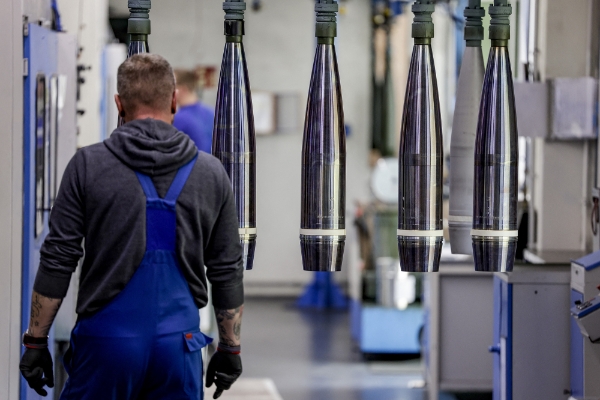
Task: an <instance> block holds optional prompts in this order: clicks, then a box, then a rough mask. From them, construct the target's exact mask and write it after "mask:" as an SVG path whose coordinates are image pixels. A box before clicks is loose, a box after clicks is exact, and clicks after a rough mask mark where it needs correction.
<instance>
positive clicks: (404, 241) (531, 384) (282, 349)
mask: <svg viewBox="0 0 600 400" xmlns="http://www.w3.org/2000/svg"><path fill="white" fill-rule="evenodd" d="M0 4H2V10H3V11H2V12H1V13H0V37H1V38H2V39H1V40H0V121H1V124H0V187H2V188H3V189H2V190H0V227H1V228H0V254H2V258H3V260H4V261H3V262H2V265H1V266H0V302H1V305H0V321H1V322H0V400H5V399H6V400H17V399H18V400H38V399H42V398H47V399H57V400H58V399H60V398H61V397H60V396H61V390H62V389H63V387H65V383H66V382H67V378H68V374H67V372H66V370H65V367H64V365H63V363H62V362H61V360H62V359H63V357H64V355H65V353H67V349H68V348H69V346H70V340H71V332H72V331H73V329H74V327H75V325H76V324H77V323H78V321H79V320H78V316H77V312H76V305H77V299H78V286H79V274H80V270H81V268H77V270H76V271H75V273H74V274H73V275H72V278H71V281H70V285H69V290H68V293H67V295H66V297H65V298H64V299H63V302H62V306H61V307H60V310H59V312H58V315H57V316H56V319H55V321H54V324H53V325H52V328H51V330H50V332H49V336H48V350H49V351H50V353H51V354H52V357H53V360H54V367H53V368H54V378H55V385H54V388H49V387H47V388H46V390H47V391H48V396H47V397H42V396H40V395H39V394H38V393H36V391H34V390H33V389H32V388H30V387H29V386H28V384H27V381H26V380H25V378H23V376H22V375H21V373H20V370H19V363H20V360H21V357H22V355H23V353H24V351H26V348H25V347H24V345H23V344H22V340H23V343H25V336H24V332H26V330H27V329H28V324H29V322H30V308H31V306H32V304H31V302H32V300H31V298H32V293H33V292H34V281H35V278H36V273H37V271H38V267H39V264H40V258H41V255H40V250H41V248H42V244H43V243H44V239H45V237H46V236H47V235H48V233H49V231H50V230H51V226H50V224H49V219H50V215H51V213H52V207H53V204H54V201H55V200H56V198H57V195H58V193H59V188H61V179H62V177H63V172H64V171H65V169H66V168H67V165H68V164H69V161H70V160H71V158H72V157H73V156H74V155H75V154H76V152H78V150H79V149H82V148H85V147H86V146H90V145H94V144H98V143H101V142H103V141H105V140H107V139H109V138H110V137H111V134H112V133H113V131H114V130H115V129H117V126H120V125H121V124H122V123H123V122H124V121H121V118H122V116H123V115H122V114H120V113H119V110H118V109H117V107H116V106H115V101H114V96H115V94H117V93H118V91H117V72H118V68H119V66H120V65H121V64H122V63H123V62H124V61H125V60H126V59H128V58H130V57H132V56H133V55H135V54H138V53H151V54H157V55H160V56H162V57H164V58H165V59H166V60H167V61H168V62H169V63H170V65H171V66H172V67H173V69H174V70H175V76H176V79H179V75H178V72H177V71H187V73H188V75H189V74H191V76H193V77H194V79H195V81H194V82H193V89H192V90H191V95H192V96H193V97H194V98H196V97H197V99H198V101H199V102H200V103H201V104H202V107H204V108H203V109H205V110H208V111H206V112H207V113H209V114H210V121H209V122H206V119H204V123H207V124H208V125H207V126H208V128H207V129H208V132H209V133H210V132H212V133H211V135H212V142H211V143H208V145H207V146H208V147H207V149H206V152H212V154H213V156H214V157H217V159H219V161H220V162H221V163H222V164H223V167H224V168H225V171H226V172H227V173H228V174H229V176H230V178H231V185H232V186H231V189H232V191H233V192H232V193H233V196H234V198H235V202H236V207H237V210H238V218H239V220H238V222H239V236H240V243H241V245H242V246H241V248H242V249H243V257H242V258H243V267H244V268H245V271H244V277H243V287H244V316H243V327H242V330H241V343H243V349H242V351H241V360H242V362H243V373H242V374H241V376H240V377H239V379H238V380H237V381H236V382H235V383H234V384H233V385H232V386H231V389H229V390H226V391H225V392H224V393H223V394H222V396H221V397H220V398H221V399H223V400H282V399H283V400H487V399H490V400H491V399H493V400H600V141H599V140H598V133H599V123H598V116H599V115H600V103H599V92H600V90H599V89H600V85H599V78H600V1H597V0H596V1H595V0H416V1H415V0H245V1H244V0H227V1H225V2H223V1H222V0H219V1H217V0H169V1H166V0H154V1H150V0H0ZM177 85H179V81H178V83H177ZM177 87H179V86H177ZM183 107H184V106H183V105H181V104H180V108H179V110H177V113H180V112H181V111H182V108H183ZM175 121H177V114H175ZM213 121H214V123H213ZM176 127H177V129H178V130H181V131H183V132H184V133H187V132H185V130H184V129H182V128H179V127H178V126H177V124H176ZM198 147H200V145H198ZM200 150H201V151H205V150H203V149H200ZM219 167H220V165H219ZM234 178H235V179H234ZM228 183H229V181H228ZM61 190H62V189H61ZM236 238H237V236H236ZM236 241H237V239H236ZM236 246H237V245H236ZM84 257H85V256H84ZM200 265H201V266H202V265H203V264H200ZM241 268H242V266H241V264H240V269H241ZM31 309H32V308H31ZM194 312H195V311H194ZM214 314H215V313H214V312H213V307H212V304H211V303H210V302H209V304H208V305H207V306H206V307H204V308H202V309H201V310H200V321H201V322H200V329H201V331H202V332H203V333H204V334H206V335H208V336H210V337H213V338H215V342H213V344H212V345H209V346H207V348H206V349H204V350H202V357H203V359H204V368H205V369H206V365H207V363H208V360H209V359H210V357H211V355H212V354H213V353H214V352H217V351H220V350H218V349H217V347H216V342H217V340H216V338H217V337H218V335H219V333H220V331H219V329H220V327H218V326H217V325H218V323H217V320H216V318H215V315H214ZM29 348H30V347H27V349H29ZM215 390H216V389H215V387H214V386H212V387H210V388H206V389H205V393H204V398H206V399H209V398H210V399H212V398H213V394H214V393H215ZM86 398H88V397H86ZM89 398H90V399H96V398H97V397H93V396H92V397H89ZM114 398H115V399H116V398H117V397H114ZM141 398H142V397H140V399H141ZM190 398H191V397H190Z"/></svg>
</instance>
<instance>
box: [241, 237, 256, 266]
mask: <svg viewBox="0 0 600 400" xmlns="http://www.w3.org/2000/svg"><path fill="white" fill-rule="evenodd" d="M240 243H241V244H242V250H243V259H244V269H245V270H247V271H249V270H251V269H252V268H253V267H254V251H255V250H256V238H255V237H254V238H252V239H243V240H241V241H240Z"/></svg>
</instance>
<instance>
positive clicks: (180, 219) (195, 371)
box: [20, 54, 244, 400]
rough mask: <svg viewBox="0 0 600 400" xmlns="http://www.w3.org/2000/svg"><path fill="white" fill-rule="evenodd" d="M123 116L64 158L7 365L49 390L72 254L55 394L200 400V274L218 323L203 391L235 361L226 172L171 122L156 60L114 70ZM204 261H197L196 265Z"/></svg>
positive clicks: (145, 58)
mask: <svg viewBox="0 0 600 400" xmlns="http://www.w3.org/2000/svg"><path fill="white" fill-rule="evenodd" d="M117 86H118V92H119V94H118V95H117V96H116V97H115V100H116V103H117V107H118V109H119V112H120V114H121V117H123V118H124V120H125V122H126V124H124V125H123V126H121V127H120V128H117V130H115V131H114V132H113V134H112V135H111V137H110V138H109V139H108V140H106V141H105V142H104V143H100V144H96V145H93V146H89V147H85V148H83V149H81V150H79V151H78V152H77V154H76V155H75V156H74V157H73V159H72V160H71V162H70V163H69V166H68V167H67V169H66V171H65V174H64V177H63V180H62V183H61V187H60V191H59V194H58V197H57V199H56V202H55V205H54V207H53V209H52V213H51V216H50V233H49V234H48V237H47V238H46V240H45V242H44V245H43V247H42V250H41V260H40V267H39V271H38V274H37V276H36V281H35V285H34V292H33V298H32V308H31V320H30V324H29V329H28V330H27V331H26V332H25V334H24V335H23V344H24V346H25V347H26V351H25V353H24V355H23V358H22V360H21V364H20V369H21V372H22V374H23V376H24V377H25V379H26V380H27V382H28V384H29V386H31V387H32V388H33V389H35V390H36V391H37V392H38V393H40V394H42V395H45V394H46V391H45V389H44V386H48V387H53V385H54V378H53V373H52V359H51V357H50V353H49V351H48V348H47V347H48V332H49V329H50V326H51V325H52V322H53V320H54V317H55V315H56V312H57V311H58V308H59V307H60V304H61V301H62V299H63V298H64V296H65V294H66V292H67V289H68V285H69V281H70V279H71V274H72V273H73V271H74V270H75V268H76V267H77V264H78V262H79V260H80V258H81V257H82V256H83V254H84V252H83V249H82V241H83V240H84V239H85V241H84V247H85V257H84V260H83V264H82V269H81V277H80V284H79V293H78V300H77V313H78V320H77V324H76V326H75V328H74V329H73V333H72V336H71V345H70V348H69V351H68V352H67V354H66V356H65V360H64V362H65V367H66V369H67V372H68V373H69V379H68V380H67V383H66V386H65V388H64V390H63V392H62V394H61V399H66V400H70V399H77V400H81V399H93V400H96V399H97V400H108V399H119V400H120V399H122V400H129V399H157V400H158V399H202V397H203V395H202V358H201V352H200V349H202V348H203V347H205V346H206V345H207V344H208V343H210V341H211V339H209V338H207V337H206V336H204V335H203V334H202V333H201V332H200V330H199V326H200V319H199V312H198V310H199V308H202V307H203V306H205V305H206V303H207V296H208V295H207V283H206V279H207V278H208V280H209V281H210V282H211V284H212V300H213V304H214V307H215V312H216V314H217V321H218V325H219V326H218V327H219V345H218V350H217V352H215V354H214V356H213V357H212V359H211V361H210V363H209V365H208V368H207V377H206V383H207V386H210V385H211V384H212V383H213V382H214V383H215V385H216V387H217V391H216V393H215V396H214V398H217V397H219V396H220V394H221V393H222V392H223V390H227V389H229V387H230V386H231V385H232V384H233V382H234V381H235V380H236V379H237V378H238V376H239V375H240V374H241V372H242V364H241V359H240V326H241V318H242V310H243V297H244V294H243V285H242V278H243V266H242V250H241V247H240V244H239V237H238V222H237V214H236V209H235V202H234V198H233V193H232V191H231V186H230V183H229V178H228V176H227V174H226V172H225V170H224V169H223V167H222V166H221V164H220V162H219V161H218V160H217V159H216V158H214V157H212V156H210V155H208V154H206V153H203V152H198V149H197V148H196V146H195V145H194V143H193V142H192V141H191V140H190V139H189V137H188V136H186V135H185V134H183V133H182V132H179V131H178V130H177V129H175V128H174V127H173V126H172V125H171V123H172V121H173V114H174V113H175V108H176V107H175V106H176V93H175V80H174V77H173V71H172V69H171V66H170V65H169V63H168V62H167V61H166V60H164V59H163V58H162V57H160V56H157V55H149V54H144V55H136V56H133V57H131V58H129V59H128V60H127V61H125V62H124V63H123V64H122V65H121V66H120V67H119V71H118V84H117ZM205 266H206V269H205Z"/></svg>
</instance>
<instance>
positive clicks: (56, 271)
mask: <svg viewBox="0 0 600 400" xmlns="http://www.w3.org/2000/svg"><path fill="white" fill-rule="evenodd" d="M196 154H198V160H197V161H196V164H195V166H194V169H193V170H192V173H191V174H190V177H189V179H188V181H187V183H186V185H185V186H184V188H183V191H182V192H181V195H180V196H179V199H178V200H177V206H176V210H177V243H176V253H177V260H178V262H179V266H180V267H181V270H182V272H183V275H184V276H185V278H186V280H187V282H188V285H189V287H190V290H191V292H192V295H193V296H194V298H195V301H196V305H197V306H198V308H202V307H204V306H205V305H206V303H207V299H208V298H207V289H206V288H207V284H206V278H207V277H208V280H209V281H210V282H211V284H212V299H213V304H214V306H215V307H217V308H219V309H233V308H236V307H239V306H240V305H241V304H242V303H243V297H244V292H243V284H242V278H243V264H242V249H241V246H240V243H239V236H238V221H237V211H236V209H235V201H234V198H233V192H232V190H231V184H230V181H229V178H228V176H227V173H226V172H225V170H224V168H223V167H222V165H221V163H220V162H219V160H217V159H216V158H214V157H213V156H211V155H209V154H206V153H204V152H198V149H197V148H196V146H195V145H194V143H193V142H192V141H191V139H190V138H189V137H188V136H187V135H185V134H184V133H182V132H179V131H178V130H177V129H176V128H174V127H173V126H171V125H169V124H167V123H165V122H161V121H158V120H153V119H145V120H135V121H132V122H129V123H127V124H125V125H123V126H121V127H120V128H117V129H116V130H115V131H114V132H113V134H112V135H111V137H110V138H109V139H108V140H106V141H105V142H104V143H99V144H95V145H92V146H89V147H84V148H82V149H81V150H79V151H78V152H77V153H76V154H75V156H74V157H73V159H72V160H71V161H70V163H69V165H68V167H67V169H66V170H65V173H64V176H63V179H62V182H61V185H60V190H59V193H58V196H57V198H56V201H55V204H54V207H53V208H52V212H51V214H50V232H49V234H48V236H47V237H46V240H45V241H44V244H43V246H42V249H41V259H40V267H39V270H38V273H37V276H36V280H35V284H34V290H35V291H37V292H38V293H40V294H41V295H43V296H47V297H50V298H56V299H60V298H63V297H64V296H65V294H66V293H67V289H68V287H69V281H70V279H71V274H72V273H73V272H74V271H75V269H76V267H77V265H78V263H79V260H80V258H81V257H82V256H83V255H84V249H83V248H82V241H83V239H85V241H84V242H83V243H84V247H85V257H84V260H83V264H82V269H81V277H80V283H79V295H78V299H77V313H78V314H79V315H80V316H89V315H91V314H93V313H95V312H96V311H98V310H99V309H101V308H102V307H103V306H105V305H106V304H107V303H109V302H110V301H111V300H112V299H113V298H115V296H117V295H118V294H119V293H120V292H121V290H122V289H123V288H124V287H125V285H127V283H128V282H129V280H130V279H131V277H132V276H133V274H134V273H135V271H136V269H137V267H138V266H139V265H140V263H141V261H142V258H143V256H144V252H145V248H146V231H145V229H146V219H145V218H146V197H145V195H144V192H143V190H142V187H141V185H140V183H139V181H138V178H137V176H136V175H135V172H134V171H139V172H141V173H143V174H146V175H149V176H150V177H152V180H153V182H154V185H155V186H156V190H157V191H158V194H159V196H161V197H164V196H165V194H166V192H167V190H168V189H169V187H170V185H171V182H172V181H173V178H174V177H175V174H176V173H177V170H178V169H179V167H181V166H183V165H184V164H186V163H187V162H189V161H190V160H191V159H192V158H194V156H196ZM204 266H206V273H205V268H204Z"/></svg>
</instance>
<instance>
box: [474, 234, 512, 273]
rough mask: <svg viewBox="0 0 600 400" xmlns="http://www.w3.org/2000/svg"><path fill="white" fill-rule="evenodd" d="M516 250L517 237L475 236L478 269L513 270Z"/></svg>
mask: <svg viewBox="0 0 600 400" xmlns="http://www.w3.org/2000/svg"><path fill="white" fill-rule="evenodd" d="M516 252H517V238H516V237H503V238H497V237H484V236H481V237H479V236H474V237H473V258H474V261H475V270H476V271H483V272H510V271H512V270H513V266H514V262H515V254H516Z"/></svg>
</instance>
